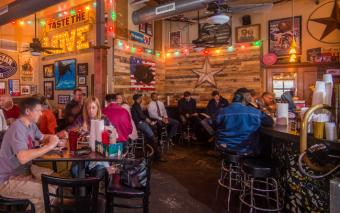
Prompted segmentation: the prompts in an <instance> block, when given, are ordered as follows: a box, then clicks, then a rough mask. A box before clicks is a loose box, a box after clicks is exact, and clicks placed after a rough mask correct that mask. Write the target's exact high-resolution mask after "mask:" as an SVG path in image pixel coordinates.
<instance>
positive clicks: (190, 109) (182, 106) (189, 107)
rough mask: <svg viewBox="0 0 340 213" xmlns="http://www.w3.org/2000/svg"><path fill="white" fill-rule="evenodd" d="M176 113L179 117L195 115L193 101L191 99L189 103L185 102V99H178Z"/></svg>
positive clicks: (194, 102) (194, 103)
mask: <svg viewBox="0 0 340 213" xmlns="http://www.w3.org/2000/svg"><path fill="white" fill-rule="evenodd" d="M178 111H179V113H180V114H181V115H185V114H194V113H196V101H195V99H192V98H191V99H190V101H186V100H185V98H182V99H180V100H179V101H178Z"/></svg>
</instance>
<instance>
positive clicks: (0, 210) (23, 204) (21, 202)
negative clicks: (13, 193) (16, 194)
mask: <svg viewBox="0 0 340 213" xmlns="http://www.w3.org/2000/svg"><path fill="white" fill-rule="evenodd" d="M28 206H30V210H28V209H27V208H28ZM8 212H11V213H35V208H34V205H33V203H32V202H31V201H30V200H28V199H15V198H7V197H3V196H1V195H0V213H8Z"/></svg>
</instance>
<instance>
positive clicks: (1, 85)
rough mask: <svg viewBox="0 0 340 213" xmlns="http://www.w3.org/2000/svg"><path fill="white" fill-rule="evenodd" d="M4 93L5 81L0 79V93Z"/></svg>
mask: <svg viewBox="0 0 340 213" xmlns="http://www.w3.org/2000/svg"><path fill="white" fill-rule="evenodd" d="M4 94H6V82H5V81H0V95H4Z"/></svg>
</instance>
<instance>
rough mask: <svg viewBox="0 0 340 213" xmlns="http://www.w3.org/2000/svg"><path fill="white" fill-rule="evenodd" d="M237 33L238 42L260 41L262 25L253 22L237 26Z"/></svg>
mask: <svg viewBox="0 0 340 213" xmlns="http://www.w3.org/2000/svg"><path fill="white" fill-rule="evenodd" d="M235 33H236V35H235V40H236V43H241V42H252V41H258V40H260V39H261V25H260V24H253V25H247V26H241V27H236V29H235Z"/></svg>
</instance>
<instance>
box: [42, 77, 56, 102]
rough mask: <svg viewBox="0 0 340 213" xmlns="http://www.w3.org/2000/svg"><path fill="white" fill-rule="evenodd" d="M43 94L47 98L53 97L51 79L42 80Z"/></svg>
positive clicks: (51, 98)
mask: <svg viewBox="0 0 340 213" xmlns="http://www.w3.org/2000/svg"><path fill="white" fill-rule="evenodd" d="M44 96H45V97H46V98H47V99H49V100H53V99H54V82H53V81H44Z"/></svg>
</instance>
